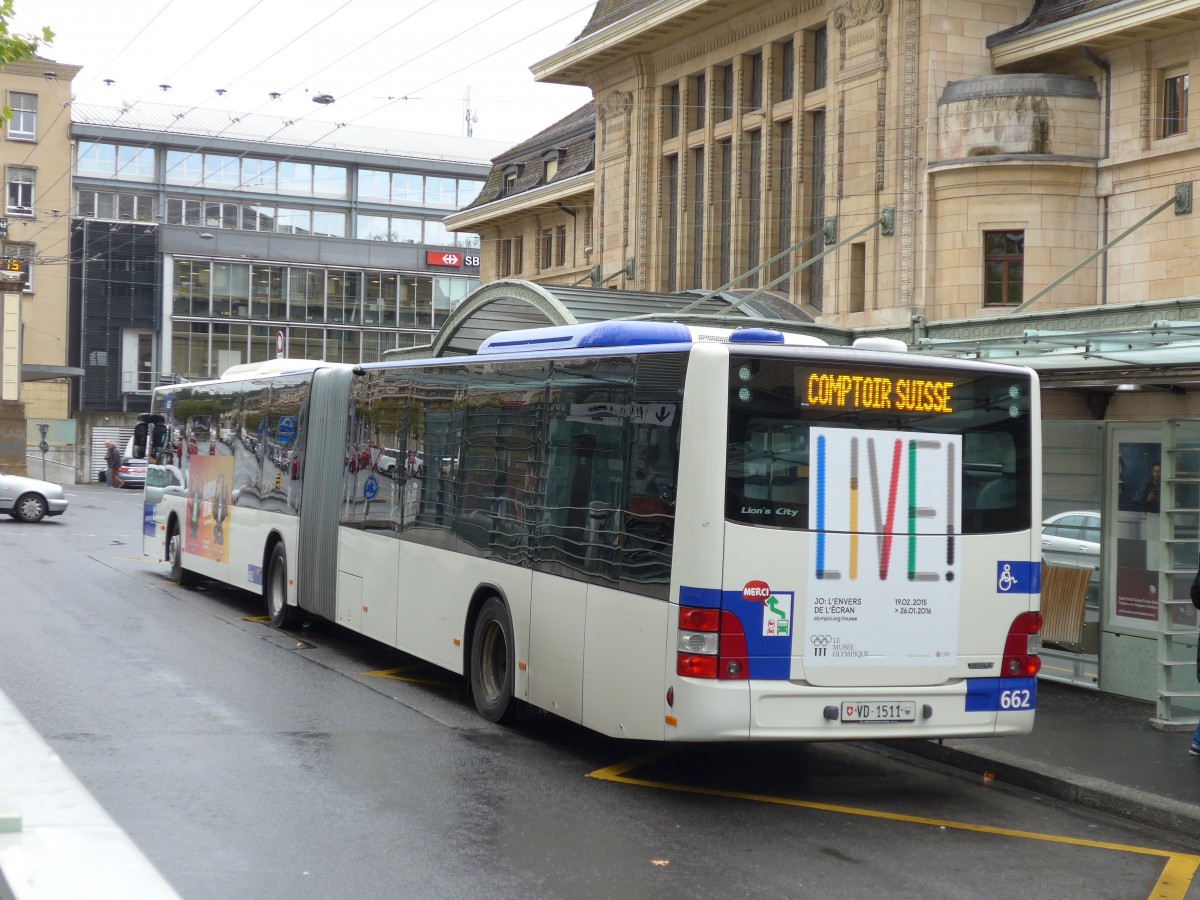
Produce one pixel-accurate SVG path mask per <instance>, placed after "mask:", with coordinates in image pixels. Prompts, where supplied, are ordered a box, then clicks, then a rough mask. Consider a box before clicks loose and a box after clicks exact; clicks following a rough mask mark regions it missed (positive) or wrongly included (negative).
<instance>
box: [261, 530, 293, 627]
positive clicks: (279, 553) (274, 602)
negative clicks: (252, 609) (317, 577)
mask: <svg viewBox="0 0 1200 900" xmlns="http://www.w3.org/2000/svg"><path fill="white" fill-rule="evenodd" d="M263 594H264V595H265V597H266V600H267V615H268V616H270V617H271V624H272V625H273V626H274V627H276V628H287V627H289V626H290V625H291V624H292V623H293V619H294V612H293V609H292V607H290V606H288V602H287V551H286V550H284V548H283V543H282V542H280V543H278V544H276V545H275V546H274V547H272V548H271V558H270V559H269V560H268V562H267V580H266V584H265V585H264V586H263Z"/></svg>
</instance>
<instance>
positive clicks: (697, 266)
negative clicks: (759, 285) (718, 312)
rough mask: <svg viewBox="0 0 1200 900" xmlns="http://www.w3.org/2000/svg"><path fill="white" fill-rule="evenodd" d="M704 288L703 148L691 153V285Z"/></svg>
mask: <svg viewBox="0 0 1200 900" xmlns="http://www.w3.org/2000/svg"><path fill="white" fill-rule="evenodd" d="M691 286H692V287H693V288H699V287H703V286H704V148H703V147H697V148H696V149H695V150H693V151H692V284H691Z"/></svg>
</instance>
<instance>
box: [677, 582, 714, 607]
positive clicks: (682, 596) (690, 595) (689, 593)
mask: <svg viewBox="0 0 1200 900" xmlns="http://www.w3.org/2000/svg"><path fill="white" fill-rule="evenodd" d="M679 605H680V606H698V607H701V608H702V609H720V608H721V592H720V591H718V590H716V589H714V588H698V587H686V586H682V585H681V586H680V588H679Z"/></svg>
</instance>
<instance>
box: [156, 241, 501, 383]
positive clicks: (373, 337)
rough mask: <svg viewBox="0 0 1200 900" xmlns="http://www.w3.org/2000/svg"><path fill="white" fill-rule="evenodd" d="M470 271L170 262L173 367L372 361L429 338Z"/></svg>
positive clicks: (214, 369) (192, 375) (183, 373)
mask: <svg viewBox="0 0 1200 900" xmlns="http://www.w3.org/2000/svg"><path fill="white" fill-rule="evenodd" d="M477 284H478V282H477V280H476V279H474V278H463V277H455V276H449V275H425V274H400V273H396V272H379V271H374V272H373V271H366V272H359V271H348V270H344V269H323V268H311V267H305V266H271V265H256V264H251V263H234V262H225V261H213V260H189V259H182V260H177V261H176V263H175V282H174V285H173V293H172V300H171V312H172V334H173V336H172V364H171V368H172V370H173V372H174V373H175V374H176V375H178V376H180V377H182V378H186V379H204V378H214V377H218V376H219V375H220V374H221V373H222V372H223V371H224V370H225V369H227V368H228V367H229V366H231V365H236V364H238V363H244V362H261V361H264V360H268V359H273V358H274V357H275V355H276V351H275V342H276V338H277V335H278V334H279V333H280V332H282V333H283V335H284V348H285V349H284V352H285V355H286V356H289V357H292V358H300V359H326V360H330V361H337V362H347V363H359V362H378V361H379V360H380V359H381V358H382V354H383V352H384V351H385V350H388V349H391V348H393V347H412V346H421V345H426V344H429V343H430V342H431V341H432V339H433V332H434V329H436V328H438V327H439V326H440V325H441V324H443V323H444V322H445V321H446V320H447V319H448V318H449V316H450V314H451V313H452V312H453V311H454V310H455V309H456V308H457V307H458V305H459V304H460V303H461V302H462V300H463V298H464V297H466V296H467V294H468V293H470V292H471V290H472V289H473V288H475V287H476V286H477Z"/></svg>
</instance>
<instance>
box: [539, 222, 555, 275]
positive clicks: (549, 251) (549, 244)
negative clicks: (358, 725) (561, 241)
mask: <svg viewBox="0 0 1200 900" xmlns="http://www.w3.org/2000/svg"><path fill="white" fill-rule="evenodd" d="M553 253H554V235H553V234H552V233H551V231H550V229H549V228H547V229H545V230H544V231H542V234H541V240H540V241H539V242H538V268H541V269H548V268H550V260H551V259H553Z"/></svg>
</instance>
